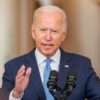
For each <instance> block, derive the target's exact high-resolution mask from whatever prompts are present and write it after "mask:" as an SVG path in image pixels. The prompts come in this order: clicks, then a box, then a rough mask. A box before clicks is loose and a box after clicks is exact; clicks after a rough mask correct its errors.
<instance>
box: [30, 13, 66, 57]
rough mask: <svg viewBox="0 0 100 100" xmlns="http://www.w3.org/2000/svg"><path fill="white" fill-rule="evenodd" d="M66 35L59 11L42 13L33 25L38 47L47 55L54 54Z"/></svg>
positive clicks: (33, 34)
mask: <svg viewBox="0 0 100 100" xmlns="http://www.w3.org/2000/svg"><path fill="white" fill-rule="evenodd" d="M65 36H66V31H64V30H63V23H62V16H61V14H59V13H40V14H38V16H37V17H36V19H35V23H34V25H33V26H32V37H33V39H34V40H35V43H36V48H38V50H39V51H40V52H41V53H42V54H43V55H45V56H52V55H53V54H54V53H55V52H56V51H57V49H58V48H59V47H60V46H61V43H62V42H63V41H64V39H65Z"/></svg>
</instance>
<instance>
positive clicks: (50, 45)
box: [42, 44, 53, 49]
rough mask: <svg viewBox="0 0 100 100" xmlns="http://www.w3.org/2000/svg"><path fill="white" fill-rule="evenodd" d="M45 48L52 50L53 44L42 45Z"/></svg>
mask: <svg viewBox="0 0 100 100" xmlns="http://www.w3.org/2000/svg"><path fill="white" fill-rule="evenodd" d="M42 45H43V46H44V48H45V49H50V48H51V47H52V46H53V44H42Z"/></svg>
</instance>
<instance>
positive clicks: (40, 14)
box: [2, 5, 100, 100]
mask: <svg viewBox="0 0 100 100" xmlns="http://www.w3.org/2000/svg"><path fill="white" fill-rule="evenodd" d="M66 19H67V18H66V15H65V13H64V11H63V10H62V9H60V8H58V7H56V6H50V5H48V6H43V7H40V8H38V9H37V10H36V11H35V12H34V15H33V25H32V37H33V39H34V40H35V43H36V47H35V48H34V49H33V50H32V51H31V52H29V53H27V54H25V55H23V56H20V57H17V58H15V59H12V60H10V61H8V62H7V63H6V64H5V72H4V75H3V85H2V88H3V89H4V90H5V91H8V92H9V93H10V95H9V100H54V97H53V96H52V95H51V94H50V92H49V90H46V91H45V88H46V87H45V86H44V81H45V80H44V79H45V78H44V77H45V76H47V75H45V68H46V67H45V66H46V64H47V62H46V59H47V58H49V59H51V62H50V63H49V66H50V67H51V70H56V71H57V72H58V80H57V86H59V88H60V89H61V90H63V89H64V91H65V90H66V91H67V87H68V86H67V85H68V84H67V83H66V82H67V80H68V79H67V77H68V76H69V73H70V71H71V70H73V71H74V72H75V73H76V75H75V76H74V77H75V79H73V80H74V86H73V83H72V85H71V87H72V91H71V94H70V95H69V96H68V95H67V93H65V94H64V96H65V99H61V98H60V97H61V96H62V95H61V93H62V92H61V91H60V90H56V91H55V94H56V95H55V96H56V97H58V98H57V100H84V99H85V98H88V99H89V100H100V79H99V78H98V77H97V75H96V73H95V72H94V70H93V68H92V67H91V62H90V60H89V59H88V58H87V57H83V56H81V55H77V54H73V53H68V52H65V51H64V50H63V49H61V48H60V46H61V44H62V43H63V41H64V40H65V37H66V32H67V22H66V21H67V20H66ZM47 74H48V73H47ZM71 81H72V80H71ZM47 93H48V94H47ZM49 96H50V97H49ZM48 97H49V98H48ZM50 98H52V99H50Z"/></svg>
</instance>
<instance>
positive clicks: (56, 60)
mask: <svg viewBox="0 0 100 100" xmlns="http://www.w3.org/2000/svg"><path fill="white" fill-rule="evenodd" d="M60 56H61V52H60V49H58V50H57V51H56V53H55V54H54V55H53V56H51V57H50V59H52V62H51V64H50V65H51V70H56V71H59V64H60ZM35 57H36V60H37V65H38V68H39V72H40V77H41V81H42V84H43V80H44V77H43V75H44V68H45V64H46V62H45V60H46V59H47V57H46V56H44V55H43V54H41V53H40V52H39V50H38V49H37V48H36V50H35ZM12 92H13V90H12V91H11V93H10V96H9V100H21V98H22V97H23V95H22V96H21V97H20V98H15V97H13V96H12Z"/></svg>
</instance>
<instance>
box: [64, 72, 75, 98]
mask: <svg viewBox="0 0 100 100" xmlns="http://www.w3.org/2000/svg"><path fill="white" fill-rule="evenodd" d="M75 87H76V73H75V72H74V71H71V72H70V73H69V75H68V77H67V83H66V84H65V88H64V90H65V91H66V92H67V95H68V96H69V95H70V94H71V93H72V91H73V89H74V88H75Z"/></svg>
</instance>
